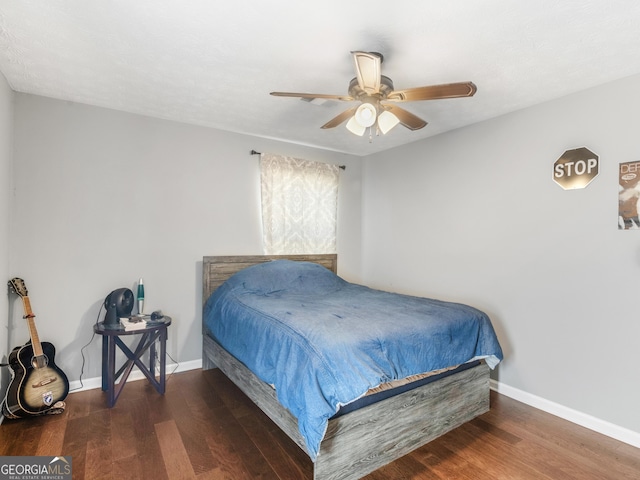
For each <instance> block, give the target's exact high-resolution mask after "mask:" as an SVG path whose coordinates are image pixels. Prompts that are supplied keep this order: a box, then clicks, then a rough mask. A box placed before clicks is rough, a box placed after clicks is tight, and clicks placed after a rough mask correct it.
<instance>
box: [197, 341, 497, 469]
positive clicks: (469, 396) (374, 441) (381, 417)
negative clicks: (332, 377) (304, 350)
mask: <svg viewBox="0 0 640 480" xmlns="http://www.w3.org/2000/svg"><path fill="white" fill-rule="evenodd" d="M204 357H208V358H209V360H208V361H207V362H204V361H203V365H206V364H209V365H217V366H218V367H219V368H220V369H221V370H222V371H223V372H224V374H225V375H227V377H229V379H231V380H232V381H233V382H234V383H235V384H236V385H237V386H238V387H239V388H240V389H241V390H242V391H243V392H244V393H245V394H246V395H247V396H248V397H249V398H250V399H251V400H252V401H253V402H254V403H255V404H256V405H258V407H260V409H261V410H262V411H264V412H265V414H266V415H267V416H268V417H269V418H271V420H273V422H274V423H276V425H278V427H280V428H281V429H282V430H283V431H284V432H285V433H286V434H287V435H288V436H289V437H290V438H291V439H292V440H293V441H294V442H295V443H296V444H297V445H298V446H299V447H300V448H301V449H302V450H304V451H305V452H306V448H305V444H304V440H303V438H302V436H301V435H300V432H299V431H298V425H297V421H296V419H295V418H294V417H293V415H291V413H289V411H288V410H287V409H285V408H284V407H283V406H282V405H280V403H279V402H278V400H277V399H276V395H275V391H274V390H273V388H271V387H270V386H269V385H266V384H265V383H263V382H262V381H260V379H258V378H257V377H256V376H255V375H254V374H253V373H252V372H251V371H250V370H249V369H247V368H246V367H245V366H244V365H243V364H242V363H240V362H239V361H238V360H237V359H235V358H234V357H233V356H232V355H230V354H229V353H228V352H227V351H226V350H224V349H223V348H222V347H221V346H220V345H218V344H217V343H216V342H215V341H214V340H213V339H212V338H211V337H209V336H208V335H205V336H204V345H203V358H204ZM203 368H204V367H203ZM488 410H489V368H488V367H487V366H486V365H485V364H484V363H481V364H480V365H478V366H476V367H473V368H470V369H467V370H464V371H462V372H459V373H455V374H452V375H449V376H447V377H444V378H442V379H440V380H436V381H434V382H432V383H429V384H427V385H423V386H422V387H418V388H416V389H413V390H410V391H408V392H405V393H402V394H400V395H396V396H394V397H391V398H387V399H385V400H382V401H380V402H377V403H374V404H372V405H368V406H366V407H364V408H361V409H359V410H355V411H353V412H350V413H348V414H345V415H343V416H340V417H337V418H334V419H332V420H330V421H329V426H328V428H327V433H326V435H325V437H324V439H323V441H322V443H321V445H320V453H319V454H318V458H317V459H316V462H315V465H314V480H352V479H358V478H361V477H363V476H365V475H367V474H368V473H371V472H372V471H374V470H377V469H378V468H380V467H382V466H383V465H386V464H388V463H390V462H392V461H393V460H396V459H397V458H400V457H402V456H404V455H406V454H407V453H409V452H411V451H412V450H415V449H416V448H418V447H421V446H422V445H424V444H426V443H428V442H430V441H431V440H434V439H435V438H437V437H439V436H441V435H443V434H445V433H447V432H449V431H450V430H453V429H454V428H456V427H458V426H460V425H462V424H463V423H466V422H468V421H469V420H471V419H473V418H475V417H477V416H478V415H481V414H482V413H485V412H487V411H488Z"/></svg>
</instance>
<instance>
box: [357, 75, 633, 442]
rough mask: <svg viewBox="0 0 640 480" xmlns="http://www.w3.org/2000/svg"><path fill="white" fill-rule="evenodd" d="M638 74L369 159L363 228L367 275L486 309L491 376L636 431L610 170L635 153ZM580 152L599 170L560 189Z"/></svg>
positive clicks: (626, 295)
mask: <svg viewBox="0 0 640 480" xmlns="http://www.w3.org/2000/svg"><path fill="white" fill-rule="evenodd" d="M639 82H640V77H633V78H628V79H625V80H621V81H618V82H615V83H612V84H610V85H605V86H602V87H600V88H595V89H592V90H589V91H585V92H583V93H580V94H576V95H572V96H570V97H566V98H562V99H558V100H556V101H553V102H549V103H546V104H543V105H539V106H536V107H533V108H529V109H526V110H524V111H520V112H516V113H513V114H510V115H506V116H503V117H500V118H496V119H493V120H491V121H487V122H484V123H482V124H477V125H474V126H471V127H468V128H465V129H462V130H458V131H455V132H451V133H449V134H445V135H440V136H438V137H435V138H432V139H428V140H426V141H421V142H417V143H414V144H411V145H408V146H405V147H403V148H398V149H394V150H392V151H387V152H383V153H381V154H378V155H375V156H371V157H369V158H367V159H365V161H364V167H363V175H364V182H363V185H364V187H363V233H362V238H363V266H364V267H363V268H364V270H363V277H364V281H365V282H367V283H370V284H372V285H375V286H378V287H382V288H388V289H392V290H397V291H403V292H409V293H415V294H420V295H425V296H433V297H438V298H442V299H448V300H453V301H460V302H464V303H469V304H471V305H475V306H477V307H479V308H481V309H483V310H484V311H486V312H487V313H488V314H489V315H490V316H491V317H492V319H493V321H494V325H495V327H496V330H497V332H498V335H499V337H500V340H501V342H502V346H503V348H504V351H505V355H506V358H505V360H504V362H503V363H502V364H501V365H500V366H499V369H498V371H497V372H496V373H495V374H494V377H495V379H497V380H498V381H499V382H501V383H503V384H505V385H508V386H511V387H513V388H515V389H520V390H522V391H524V392H528V393H529V394H531V395H535V396H539V397H541V398H543V399H547V400H549V401H551V402H554V403H557V404H559V405H563V406H566V407H567V408H569V409H574V410H576V411H579V412H582V413H584V414H587V415H590V416H593V417H596V418H598V419H601V420H603V421H605V422H610V423H611V424H614V425H617V426H620V427H623V429H629V430H631V431H634V432H640V415H638V405H640V382H638V378H639V377H638V351H639V345H640V311H639V310H638V306H637V301H636V299H637V298H638V296H639V294H640V231H618V230H617V208H618V207H617V201H616V200H617V192H618V164H619V163H620V162H629V161H636V160H640V143H639V142H638V138H639V136H638V112H639V111H640V91H639V90H638V88H637V86H638V83H639ZM481 91H482V90H481V86H480V89H479V93H478V94H479V95H480V94H481ZM427 120H428V119H427ZM427 128H428V127H427ZM582 146H586V147H587V148H589V149H590V150H592V151H593V152H595V153H596V154H598V155H599V158H600V174H599V176H598V177H597V178H596V179H595V181H594V182H592V183H591V184H590V185H589V186H588V187H587V188H586V189H583V190H573V191H564V190H562V189H561V188H560V187H559V186H558V185H557V184H555V183H554V182H553V181H552V168H553V163H554V162H555V161H556V160H557V159H558V158H559V157H560V156H561V155H562V154H563V152H564V151H565V150H568V149H572V148H577V147H582Z"/></svg>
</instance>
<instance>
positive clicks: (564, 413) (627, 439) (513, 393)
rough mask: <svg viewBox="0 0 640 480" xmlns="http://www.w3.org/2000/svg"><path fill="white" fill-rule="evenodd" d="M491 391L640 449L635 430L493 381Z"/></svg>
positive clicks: (638, 437) (639, 440)
mask: <svg viewBox="0 0 640 480" xmlns="http://www.w3.org/2000/svg"><path fill="white" fill-rule="evenodd" d="M491 389H492V390H494V391H496V392H498V393H501V394H502V395H506V396H507V397H510V398H513V399H514V400H518V401H519V402H522V403H526V404H527V405H530V406H532V407H534V408H537V409H538V410H542V411H544V412H547V413H550V414H552V415H555V416H556V417H560V418H563V419H565V420H568V421H569V422H572V423H575V424H577V425H580V426H582V427H585V428H588V429H589V430H593V431H594V432H598V433H601V434H603V435H606V436H607V437H611V438H615V439H616V440H620V441H621V442H624V443H627V444H629V445H632V446H634V447H637V448H640V433H639V432H634V431H633V430H629V429H627V428H623V427H620V426H618V425H615V424H613V423H609V422H605V421H604V420H601V419H599V418H596V417H592V416H591V415H587V414H586V413H582V412H579V411H577V410H573V409H571V408H568V407H565V406H564V405H560V404H558V403H554V402H551V401H549V400H546V399H544V398H541V397H538V396H536V395H532V394H530V393H527V392H525V391H522V390H519V389H517V388H514V387H510V386H509V385H505V384H504V383H500V382H497V381H495V380H491Z"/></svg>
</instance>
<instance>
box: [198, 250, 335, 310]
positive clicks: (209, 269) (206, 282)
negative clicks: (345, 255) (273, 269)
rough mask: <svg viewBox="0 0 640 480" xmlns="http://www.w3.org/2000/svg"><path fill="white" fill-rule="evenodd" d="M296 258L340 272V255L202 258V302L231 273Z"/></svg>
mask: <svg viewBox="0 0 640 480" xmlns="http://www.w3.org/2000/svg"><path fill="white" fill-rule="evenodd" d="M280 259H286V260H296V261H299V262H313V263H319V264H320V265H322V266H323V267H326V268H328V269H329V270H331V271H332V272H333V273H337V272H338V255H337V254H335V253H331V254H317V255H238V256H222V257H203V258H202V303H203V305H204V303H205V302H206V301H207V299H208V298H209V296H210V295H211V294H212V293H213V292H215V290H216V288H218V287H219V286H220V285H222V284H223V283H224V282H225V281H226V280H227V279H228V278H229V277H230V276H231V275H233V274H234V273H237V272H239V271H240V270H242V269H244V268H247V267H250V266H251V265H256V264H258V263H264V262H270V261H271V260H280Z"/></svg>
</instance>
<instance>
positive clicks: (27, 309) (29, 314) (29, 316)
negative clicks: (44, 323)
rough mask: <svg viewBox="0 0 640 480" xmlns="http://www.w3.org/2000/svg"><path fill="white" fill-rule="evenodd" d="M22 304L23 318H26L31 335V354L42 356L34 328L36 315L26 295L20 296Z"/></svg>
mask: <svg viewBox="0 0 640 480" xmlns="http://www.w3.org/2000/svg"><path fill="white" fill-rule="evenodd" d="M22 304H23V305H24V318H25V319H26V320H27V326H28V327H29V336H30V337H31V347H32V348H33V355H34V356H35V357H42V355H43V352H42V344H41V343H40V338H39V337H38V331H37V330H36V321H35V318H36V316H35V315H34V314H33V311H32V310H31V302H30V301H29V297H28V296H26V295H25V296H23V297H22Z"/></svg>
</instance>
